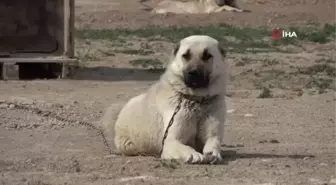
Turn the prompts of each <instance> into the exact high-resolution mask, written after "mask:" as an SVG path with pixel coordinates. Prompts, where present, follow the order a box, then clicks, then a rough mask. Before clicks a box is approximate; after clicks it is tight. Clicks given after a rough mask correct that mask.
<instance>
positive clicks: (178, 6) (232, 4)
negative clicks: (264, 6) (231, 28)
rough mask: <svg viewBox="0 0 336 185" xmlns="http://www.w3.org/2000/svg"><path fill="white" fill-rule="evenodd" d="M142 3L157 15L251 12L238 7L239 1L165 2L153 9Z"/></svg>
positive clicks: (169, 0) (171, 0)
mask: <svg viewBox="0 0 336 185" xmlns="http://www.w3.org/2000/svg"><path fill="white" fill-rule="evenodd" d="M143 1H144V0H142V1H140V3H142V5H144V6H145V7H147V8H146V10H147V11H149V10H151V11H152V12H154V13H157V14H165V13H176V14H186V13H188V14H196V13H215V12H224V11H231V12H249V11H248V10H243V9H241V8H239V7H238V5H237V0H197V1H188V2H181V1H176V0H164V1H162V2H160V3H159V4H157V6H156V7H155V8H151V7H149V6H148V5H145V4H144V3H143Z"/></svg>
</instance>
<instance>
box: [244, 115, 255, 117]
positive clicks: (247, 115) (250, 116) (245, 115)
mask: <svg viewBox="0 0 336 185" xmlns="http://www.w3.org/2000/svg"><path fill="white" fill-rule="evenodd" d="M244 116H245V117H253V116H254V115H253V114H245V115H244Z"/></svg>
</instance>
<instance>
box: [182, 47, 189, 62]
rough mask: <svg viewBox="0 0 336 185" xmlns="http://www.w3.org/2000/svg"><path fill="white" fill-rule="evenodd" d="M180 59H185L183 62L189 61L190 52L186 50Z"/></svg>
mask: <svg viewBox="0 0 336 185" xmlns="http://www.w3.org/2000/svg"><path fill="white" fill-rule="evenodd" d="M182 57H183V58H184V59H185V60H190V50H189V49H188V50H187V52H185V53H184V54H183V55H182Z"/></svg>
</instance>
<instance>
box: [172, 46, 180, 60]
mask: <svg viewBox="0 0 336 185" xmlns="http://www.w3.org/2000/svg"><path fill="white" fill-rule="evenodd" d="M179 49H180V44H177V45H176V46H175V47H174V50H173V56H174V57H175V56H176V54H177V52H178V51H179Z"/></svg>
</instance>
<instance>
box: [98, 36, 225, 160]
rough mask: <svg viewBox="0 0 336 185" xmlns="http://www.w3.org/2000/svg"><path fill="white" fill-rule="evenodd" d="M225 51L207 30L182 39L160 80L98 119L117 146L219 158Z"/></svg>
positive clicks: (123, 149)
mask: <svg viewBox="0 0 336 185" xmlns="http://www.w3.org/2000/svg"><path fill="white" fill-rule="evenodd" d="M225 56H226V53H225V50H224V49H223V48H222V47H221V46H220V44H219V43H218V41H217V40H215V39H214V38H211V37H209V36H206V35H192V36H189V37H187V38H184V39H183V40H181V41H180V42H179V44H177V46H176V47H175V49H173V52H172V58H171V60H170V62H169V63H168V65H167V67H166V70H165V72H164V73H163V74H162V76H161V77H160V80H158V81H157V82H156V83H155V84H153V85H152V86H151V87H150V88H149V89H148V90H147V91H146V92H144V93H142V94H140V95H138V96H135V97H133V98H132V99H130V100H129V101H128V102H127V103H126V105H125V106H124V107H123V108H122V110H121V111H120V113H119V115H118V117H117V120H116V122H115V123H114V122H113V121H112V120H113V118H112V117H111V115H113V114H112V113H111V110H110V109H108V110H107V112H106V113H105V116H104V117H103V125H104V127H105V129H106V133H107V134H108V135H111V133H113V132H114V134H115V135H114V143H115V146H116V148H117V150H118V151H119V152H120V153H122V154H124V155H129V156H134V155H157V156H160V157H161V158H162V159H176V160H182V161H184V162H186V163H198V164H199V163H207V164H209V163H210V164H214V163H218V162H220V161H221V159H222V156H221V153H220V147H221V142H222V139H223V129H224V122H225V118H226V104H225V92H226V86H227V85H226V84H227V81H228V71H227V64H226V62H225ZM111 106H112V105H111Z"/></svg>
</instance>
